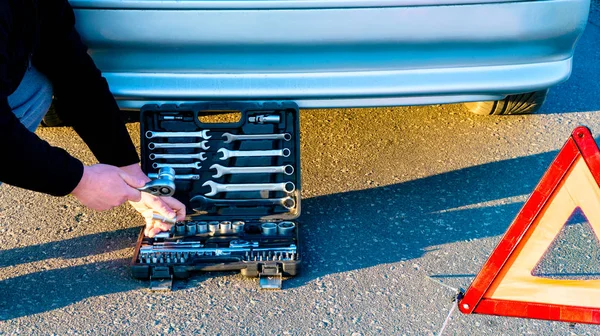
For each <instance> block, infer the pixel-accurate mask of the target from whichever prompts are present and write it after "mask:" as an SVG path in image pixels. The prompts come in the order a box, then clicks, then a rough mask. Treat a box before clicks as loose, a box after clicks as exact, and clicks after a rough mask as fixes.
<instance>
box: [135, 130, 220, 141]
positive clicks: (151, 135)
mask: <svg viewBox="0 0 600 336" xmlns="http://www.w3.org/2000/svg"><path fill="white" fill-rule="evenodd" d="M208 132H210V130H202V131H198V132H154V131H148V132H146V138H148V139H152V138H202V139H204V140H208V139H210V138H212V136H208Z"/></svg>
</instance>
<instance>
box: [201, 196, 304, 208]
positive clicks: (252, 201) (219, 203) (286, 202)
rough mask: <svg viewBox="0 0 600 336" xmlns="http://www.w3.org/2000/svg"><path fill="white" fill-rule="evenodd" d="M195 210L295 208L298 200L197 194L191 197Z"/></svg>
mask: <svg viewBox="0 0 600 336" xmlns="http://www.w3.org/2000/svg"><path fill="white" fill-rule="evenodd" d="M190 204H191V206H192V207H193V208H194V211H207V210H209V209H213V208H215V207H231V206H273V205H280V206H282V207H284V208H286V209H293V208H294V207H295V206H296V201H295V200H294V199H293V198H291V197H289V196H287V197H283V198H247V199H215V198H208V197H206V196H202V195H195V196H194V197H192V198H191V199H190Z"/></svg>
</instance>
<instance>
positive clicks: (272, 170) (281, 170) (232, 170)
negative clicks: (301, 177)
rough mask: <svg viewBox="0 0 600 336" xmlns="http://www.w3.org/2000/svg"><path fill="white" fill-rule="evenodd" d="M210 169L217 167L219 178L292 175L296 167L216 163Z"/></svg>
mask: <svg viewBox="0 0 600 336" xmlns="http://www.w3.org/2000/svg"><path fill="white" fill-rule="evenodd" d="M171 166H173V165H171ZM173 168H176V167H173ZM210 169H215V170H216V171H217V173H216V174H215V175H213V177H214V178H219V177H221V176H223V175H228V174H260V173H266V174H285V175H292V174H293V173H294V167H292V166H291V165H285V166H270V167H225V166H221V165H220V164H214V165H212V166H210Z"/></svg>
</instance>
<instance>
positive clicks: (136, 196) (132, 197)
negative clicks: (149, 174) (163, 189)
mask: <svg viewBox="0 0 600 336" xmlns="http://www.w3.org/2000/svg"><path fill="white" fill-rule="evenodd" d="M126 197H127V200H128V201H130V202H139V201H141V200H142V192H141V191H139V190H137V189H134V188H129V186H127V187H126Z"/></svg>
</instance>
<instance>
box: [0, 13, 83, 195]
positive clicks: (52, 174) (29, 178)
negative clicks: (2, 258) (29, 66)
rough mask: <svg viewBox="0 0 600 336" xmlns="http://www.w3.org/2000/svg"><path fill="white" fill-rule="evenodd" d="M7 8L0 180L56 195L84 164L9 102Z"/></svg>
mask: <svg viewBox="0 0 600 336" xmlns="http://www.w3.org/2000/svg"><path fill="white" fill-rule="evenodd" d="M7 13H9V11H8V10H7V8H3V5H0V144H2V145H1V147H0V148H1V153H2V158H3V159H2V163H1V164H0V181H2V182H5V183H8V184H11V185H15V186H18V187H21V188H25V189H30V190H34V191H39V192H43V193H47V194H51V195H55V196H64V195H66V194H68V193H70V192H71V191H73V189H75V187H76V186H77V184H78V183H79V180H80V179H81V176H82V175H83V165H82V164H81V162H79V161H78V160H77V159H75V158H73V157H72V156H70V155H69V154H68V153H67V152H65V151H64V150H62V149H60V148H57V147H52V146H50V145H49V144H48V143H47V142H45V141H43V140H42V139H40V138H38V137H37V136H36V135H35V134H34V133H31V132H30V131H29V130H27V129H26V128H25V126H23V124H21V122H20V121H19V119H17V117H16V116H15V115H14V114H13V112H12V110H11V109H10V106H9V105H8V101H7V97H8V96H9V94H10V92H9V90H11V83H10V82H9V81H10V80H11V79H10V78H9V74H8V68H7V63H8V50H7V43H8V42H7V41H8V34H9V30H10V28H9V27H10V17H8V16H7Z"/></svg>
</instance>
